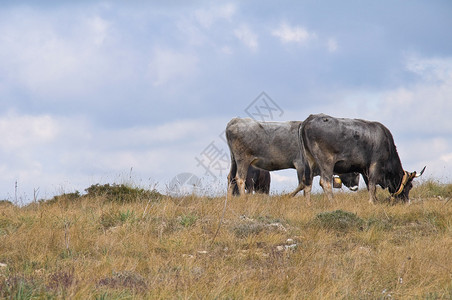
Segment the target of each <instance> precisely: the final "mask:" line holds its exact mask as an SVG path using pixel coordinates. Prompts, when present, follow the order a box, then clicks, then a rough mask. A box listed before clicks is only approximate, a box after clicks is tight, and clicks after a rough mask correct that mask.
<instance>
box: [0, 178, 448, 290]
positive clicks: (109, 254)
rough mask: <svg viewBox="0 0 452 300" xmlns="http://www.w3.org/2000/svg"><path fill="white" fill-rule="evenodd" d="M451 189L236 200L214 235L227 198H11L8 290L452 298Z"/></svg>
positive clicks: (103, 190)
mask: <svg viewBox="0 0 452 300" xmlns="http://www.w3.org/2000/svg"><path fill="white" fill-rule="evenodd" d="M387 197H388V192H387V191H382V190H379V192H378V198H379V199H385V198H387ZM451 197H452V185H444V184H438V183H435V182H432V181H427V182H424V183H422V184H419V185H417V186H416V187H415V188H414V189H413V190H412V192H411V199H412V201H411V204H389V203H386V202H381V203H378V204H376V205H370V204H369V203H368V194H367V192H366V191H360V192H358V193H345V192H336V194H335V202H334V203H330V202H328V201H327V200H326V198H324V196H323V194H317V195H314V196H313V199H312V205H311V206H307V205H306V203H305V201H304V198H303V197H302V196H298V197H295V198H289V197H287V196H284V195H273V196H262V195H249V196H246V197H242V198H237V197H235V198H232V199H228V205H227V209H226V213H225V215H224V222H223V223H222V225H221V227H220V230H219V232H218V235H216V236H215V232H216V231H217V228H218V224H219V219H220V216H221V214H222V210H223V205H224V198H221V197H219V198H210V197H198V196H187V197H182V198H171V197H168V196H162V195H160V194H158V193H157V192H155V191H147V190H142V189H138V188H134V187H127V186H123V185H111V186H110V185H106V186H99V185H95V186H91V187H90V188H88V189H87V194H86V195H83V196H80V194H78V193H74V194H64V195H60V196H57V197H54V198H53V199H51V200H48V201H40V202H36V203H32V204H30V205H27V206H24V207H18V206H15V205H12V204H10V203H8V202H7V201H3V202H1V203H0V298H6V299H452V200H451V201H449V199H450V198H451ZM214 236H215V239H214V240H213V238H214Z"/></svg>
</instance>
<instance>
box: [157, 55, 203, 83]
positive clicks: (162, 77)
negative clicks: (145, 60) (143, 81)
mask: <svg viewBox="0 0 452 300" xmlns="http://www.w3.org/2000/svg"><path fill="white" fill-rule="evenodd" d="M197 64H198V57H197V56H196V55H194V54H190V53H183V52H177V51H174V50H172V49H162V48H156V49H155V50H154V52H153V53H152V57H151V61H150V63H149V73H150V77H151V81H152V84H153V85H154V86H161V85H165V84H167V83H168V82H174V81H175V80H180V79H189V78H192V76H193V75H194V74H195V73H196V71H197Z"/></svg>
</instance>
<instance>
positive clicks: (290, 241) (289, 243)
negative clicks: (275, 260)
mask: <svg viewBox="0 0 452 300" xmlns="http://www.w3.org/2000/svg"><path fill="white" fill-rule="evenodd" d="M293 243H294V242H293V239H287V241H286V244H287V245H291V244H293Z"/></svg>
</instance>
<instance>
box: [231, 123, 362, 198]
mask: <svg viewBox="0 0 452 300" xmlns="http://www.w3.org/2000/svg"><path fill="white" fill-rule="evenodd" d="M300 126H301V122H300V121H289V122H258V121H255V120H253V119H241V118H234V119H232V120H231V121H229V123H228V125H227V126H226V139H227V141H228V146H229V150H230V152H231V170H230V172H229V175H228V193H231V194H232V191H233V189H234V186H235V183H237V185H238V190H239V194H242V195H243V194H244V193H245V180H246V176H247V172H248V168H249V167H250V165H251V166H254V167H257V168H260V169H263V170H267V171H275V170H282V169H296V170H297V176H298V183H299V184H298V187H297V188H296V189H295V191H293V192H292V194H291V195H292V196H294V195H295V194H297V193H298V192H299V191H300V190H302V189H305V195H306V197H307V201H308V202H309V197H310V191H311V190H310V186H309V187H308V188H307V189H306V188H305V185H304V183H303V182H304V175H305V172H304V170H305V164H306V163H305V160H304V158H303V151H302V148H301V143H300V139H299V127H300ZM317 174H319V173H317ZM340 176H341V179H342V181H343V182H344V184H345V185H346V186H348V187H354V186H357V185H358V182H359V174H358V173H356V174H355V180H348V179H347V178H342V175H340Z"/></svg>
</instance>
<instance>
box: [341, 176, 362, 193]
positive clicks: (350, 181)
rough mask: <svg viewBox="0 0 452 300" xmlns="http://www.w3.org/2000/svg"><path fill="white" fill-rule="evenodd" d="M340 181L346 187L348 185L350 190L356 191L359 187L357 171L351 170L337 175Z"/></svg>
mask: <svg viewBox="0 0 452 300" xmlns="http://www.w3.org/2000/svg"><path fill="white" fill-rule="evenodd" d="M339 177H340V178H341V180H342V182H343V183H344V185H345V186H346V187H348V188H349V189H350V190H351V191H354V192H355V191H357V190H358V187H359V173H358V172H352V173H345V174H341V175H339Z"/></svg>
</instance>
